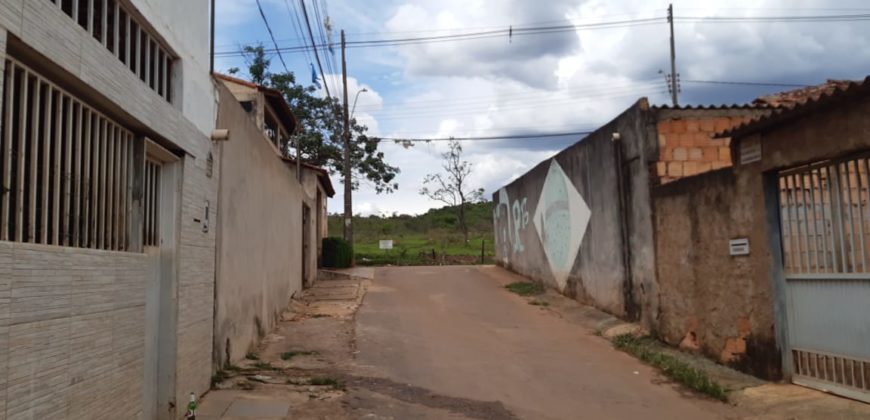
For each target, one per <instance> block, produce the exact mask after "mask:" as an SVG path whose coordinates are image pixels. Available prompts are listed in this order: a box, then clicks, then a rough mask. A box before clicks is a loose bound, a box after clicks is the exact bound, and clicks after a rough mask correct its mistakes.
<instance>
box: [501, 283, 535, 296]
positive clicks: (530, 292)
mask: <svg viewBox="0 0 870 420" xmlns="http://www.w3.org/2000/svg"><path fill="white" fill-rule="evenodd" d="M504 288H505V289H508V290H509V291H511V292H513V293H516V294H518V295H520V296H535V295H540V294H543V293H544V285H543V284H541V283H532V282H528V281H518V282H516V283H511V284H509V285H507V286H505V287H504Z"/></svg>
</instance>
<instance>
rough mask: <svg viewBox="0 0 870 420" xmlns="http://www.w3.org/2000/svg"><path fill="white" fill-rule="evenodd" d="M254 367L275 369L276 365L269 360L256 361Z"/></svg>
mask: <svg viewBox="0 0 870 420" xmlns="http://www.w3.org/2000/svg"><path fill="white" fill-rule="evenodd" d="M254 368H255V369H259V370H274V369H275V366H272V364H271V363H269V362H261V361H257V363H254Z"/></svg>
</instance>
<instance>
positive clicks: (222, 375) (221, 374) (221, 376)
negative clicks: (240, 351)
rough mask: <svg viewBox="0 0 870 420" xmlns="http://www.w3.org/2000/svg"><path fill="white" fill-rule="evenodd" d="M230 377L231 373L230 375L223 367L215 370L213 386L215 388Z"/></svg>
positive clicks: (212, 379)
mask: <svg viewBox="0 0 870 420" xmlns="http://www.w3.org/2000/svg"><path fill="white" fill-rule="evenodd" d="M229 377H230V375H228V374H227V372H226V371H224V370H223V369H221V370H219V371H217V372H215V373H214V375H212V376H211V387H212V388H214V387H215V386H216V385H217V384H219V383H221V382H223V381H225V380H227V378H229Z"/></svg>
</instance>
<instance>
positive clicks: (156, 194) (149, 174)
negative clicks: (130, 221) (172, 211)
mask: <svg viewBox="0 0 870 420" xmlns="http://www.w3.org/2000/svg"><path fill="white" fill-rule="evenodd" d="M160 169H161V165H160V163H157V162H155V161H152V160H148V161H146V162H145V180H144V192H145V193H144V194H143V195H144V200H143V204H144V210H145V214H144V215H143V226H142V229H143V232H144V234H143V235H142V240H143V243H144V244H145V246H160Z"/></svg>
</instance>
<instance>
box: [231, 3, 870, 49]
mask: <svg viewBox="0 0 870 420" xmlns="http://www.w3.org/2000/svg"><path fill="white" fill-rule="evenodd" d="M674 20H675V22H678V23H739V22H748V23H775V22H783V23H801V22H809V23H811V22H816V23H824V22H853V21H866V20H870V14H867V13H864V14H835V15H791V16H675V17H674ZM666 22H667V18H666V17H664V16H662V17H653V18H642V19H628V20H617V21H607V22H596V23H585V24H571V25H552V26H528V27H513V28H511V27H508V28H502V29H494V30H489V31H477V32H465V33H459V34H448V35H435V36H424V37H406V38H389V39H380V40H367V41H351V42H348V43H347V46H348V48H366V47H394V46H402V45H414V44H421V43H439V42H453V41H469V40H480V39H490V38H499V37H507V36H528V35H546V34H555V33H562V32H573V31H577V30H584V29H607V28H624V27H633V26H642V25H651V24H659V23H666ZM319 47H323V45H316V44H314V43H313V42H312V45H311V46H308V45H301V46H293V47H283V48H276V50H274V51H267V52H278V51H283V52H303V51H310V50H311V49H317V48H319ZM237 54H238V52H236V51H222V52H219V53H216V55H219V56H232V55H237Z"/></svg>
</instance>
